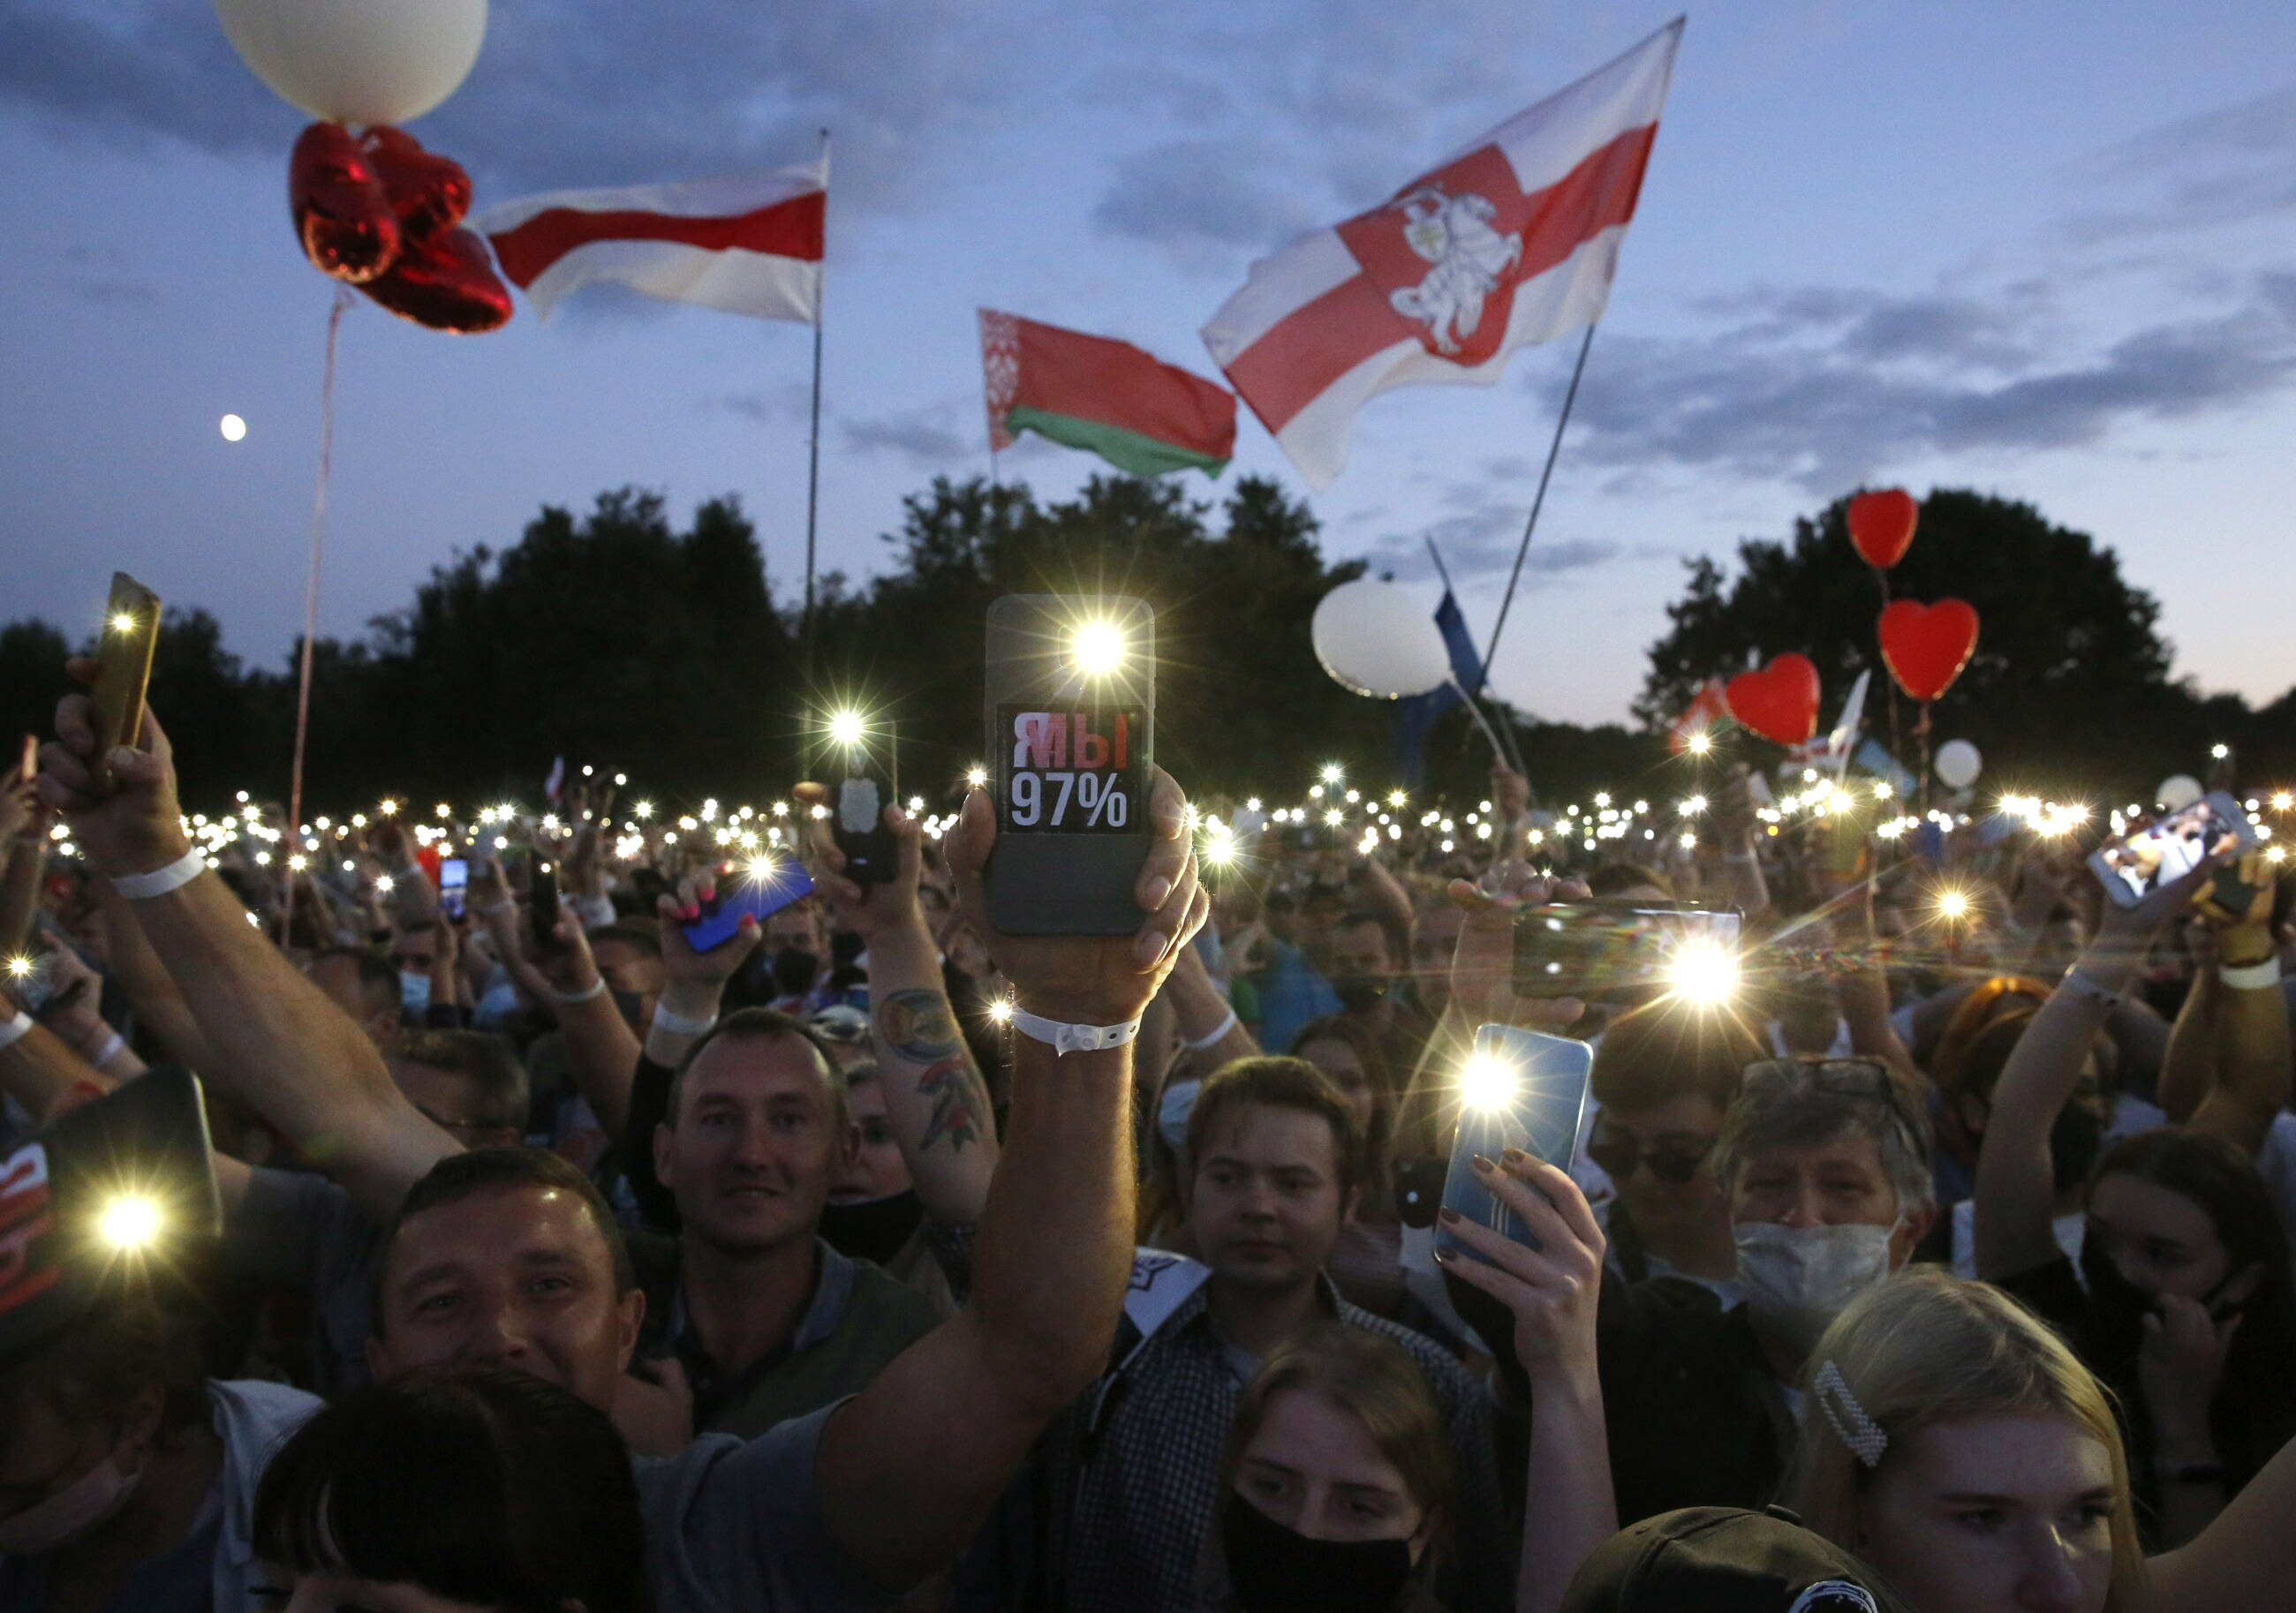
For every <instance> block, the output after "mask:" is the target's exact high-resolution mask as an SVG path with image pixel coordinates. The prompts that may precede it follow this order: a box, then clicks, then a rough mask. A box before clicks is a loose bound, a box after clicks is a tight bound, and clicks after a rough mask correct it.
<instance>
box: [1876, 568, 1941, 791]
mask: <svg viewBox="0 0 2296 1613" xmlns="http://www.w3.org/2000/svg"><path fill="white" fill-rule="evenodd" d="M1874 581H1875V582H1877V583H1879V584H1881V585H1882V615H1884V616H1886V615H1888V614H1889V612H1890V574H1889V573H1888V572H1887V571H1885V570H1883V569H1882V568H1881V567H1879V566H1876V567H1874ZM1875 626H1876V627H1877V628H1878V627H1879V626H1880V624H1879V623H1878V622H1877V623H1876V624H1875ZM1878 636H1879V635H1878V633H1877V634H1876V637H1877V638H1878ZM1884 659H1885V660H1886V659H1887V658H1886V657H1885V658H1884ZM1889 670H1890V669H1889V667H1887V666H1884V667H1882V671H1884V672H1889ZM1882 694H1883V696H1884V697H1885V698H1887V699H1888V700H1889V702H1890V755H1891V756H1896V757H1902V756H1904V755H1905V754H1906V751H1905V743H1904V741H1903V740H1902V739H1900V737H1899V736H1898V679H1897V675H1896V674H1895V673H1891V674H1890V676H1888V677H1887V678H1885V679H1883V680H1882ZM1922 793H1923V808H1924V810H1926V809H1927V806H1928V804H1929V803H1928V795H1929V785H1928V783H1927V782H1923V785H1922Z"/></svg>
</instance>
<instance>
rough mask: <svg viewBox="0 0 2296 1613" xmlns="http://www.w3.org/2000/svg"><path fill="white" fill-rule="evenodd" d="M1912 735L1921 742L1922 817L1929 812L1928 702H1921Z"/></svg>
mask: <svg viewBox="0 0 2296 1613" xmlns="http://www.w3.org/2000/svg"><path fill="white" fill-rule="evenodd" d="M1914 733H1915V734H1916V735H1917V736H1918V737H1919V738H1920V740H1921V741H1922V773H1921V779H1922V815H1923V816H1924V817H1926V816H1928V815H1929V810H1930V702H1929V701H1927V700H1923V702H1922V720H1921V721H1920V722H1918V723H1916V724H1915V725H1914Z"/></svg>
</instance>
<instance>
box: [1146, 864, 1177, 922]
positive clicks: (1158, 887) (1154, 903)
mask: <svg viewBox="0 0 2296 1613" xmlns="http://www.w3.org/2000/svg"><path fill="white" fill-rule="evenodd" d="M1171 894H1172V881H1171V880H1168V879H1166V878H1165V877H1164V876H1163V875H1162V874H1158V875H1157V876H1156V877H1155V878H1154V879H1152V880H1149V881H1148V899H1147V901H1146V902H1145V903H1144V904H1143V905H1144V906H1145V907H1146V908H1147V909H1148V911H1149V912H1150V913H1154V912H1155V911H1156V910H1157V909H1158V908H1160V907H1161V906H1163V905H1164V898H1165V897H1169V896H1170V895H1171Z"/></svg>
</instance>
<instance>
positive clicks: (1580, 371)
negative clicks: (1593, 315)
mask: <svg viewBox="0 0 2296 1613" xmlns="http://www.w3.org/2000/svg"><path fill="white" fill-rule="evenodd" d="M1594 345H1595V327H1594V325H1592V324H1589V325H1588V326H1587V340H1584V341H1582V342H1580V343H1579V362H1578V363H1577V364H1573V365H1571V366H1570V390H1569V391H1567V392H1565V393H1563V395H1562V415H1561V417H1560V418H1558V419H1557V420H1556V421H1555V422H1554V441H1553V442H1550V443H1549V444H1547V445H1546V469H1545V470H1543V471H1540V472H1539V473H1538V493H1537V494H1536V495H1533V496H1532V498H1531V501H1530V519H1529V520H1527V521H1525V522H1523V524H1522V542H1521V544H1518V545H1517V546H1516V548H1515V552H1514V570H1513V572H1511V573H1510V574H1509V575H1508V577H1507V585H1506V594H1505V597H1504V598H1503V599H1501V600H1500V601H1499V619H1498V620H1497V622H1495V623H1493V624H1492V626H1491V642H1490V644H1489V646H1488V648H1487V649H1485V650H1484V651H1483V669H1484V673H1485V675H1488V673H1489V670H1490V667H1491V658H1492V657H1493V656H1495V655H1497V653H1498V650H1499V635H1500V634H1502V633H1504V632H1505V631H1506V619H1507V611H1508V610H1509V609H1510V608H1511V607H1513V604H1514V589H1515V585H1516V584H1517V583H1519V582H1521V580H1522V561H1523V556H1525V555H1527V554H1529V553H1530V535H1531V534H1532V533H1534V532H1536V531H1538V512H1539V510H1540V508H1541V507H1542V506H1543V505H1544V504H1546V484H1547V481H1548V479H1550V478H1552V477H1553V476H1554V456H1555V455H1556V454H1560V453H1561V452H1562V428H1563V427H1565V426H1567V425H1569V424H1570V405H1572V404H1574V403H1576V402H1578V401H1579V377H1580V376H1581V375H1584V374H1585V373H1587V349H1588V348H1591V347H1593V346H1594Z"/></svg>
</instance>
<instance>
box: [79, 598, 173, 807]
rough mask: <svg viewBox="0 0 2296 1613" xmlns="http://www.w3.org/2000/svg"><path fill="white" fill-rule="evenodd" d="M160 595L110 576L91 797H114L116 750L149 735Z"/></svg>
mask: <svg viewBox="0 0 2296 1613" xmlns="http://www.w3.org/2000/svg"><path fill="white" fill-rule="evenodd" d="M159 645H160V596H159V595H158V594H154V593H152V590H150V589H149V588H146V587H145V586H144V585H143V584H141V583H139V582H137V581H136V580H135V578H134V577H130V576H128V575H127V573H126V572H125V571H115V572H113V573H112V574H111V598H110V600H109V601H107V602H106V603H105V605H104V607H103V632H102V636H101V637H100V638H98V639H97V641H96V651H95V684H94V688H92V689H90V690H89V691H88V703H89V705H90V707H91V708H93V709H92V719H93V724H94V729H95V749H94V752H93V753H92V754H91V755H90V756H89V757H88V764H87V767H88V778H89V782H90V784H91V790H90V793H92V794H94V795H95V796H98V797H102V796H106V795H109V794H111V784H112V780H111V753H112V751H113V750H114V749H117V748H118V747H119V746H122V745H127V746H133V745H135V742H136V741H137V740H139V739H140V738H141V737H142V736H143V696H144V693H145V692H146V691H147V690H148V689H149V688H150V687H151V684H152V654H153V652H154V651H157V650H158V648H159Z"/></svg>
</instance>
